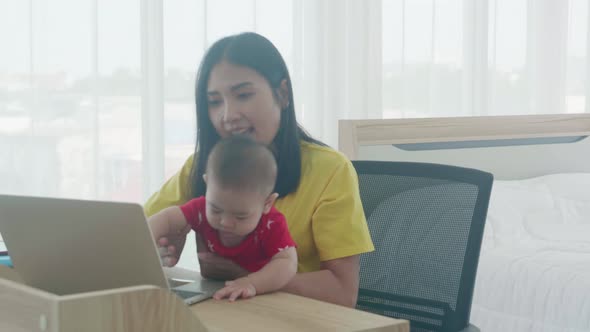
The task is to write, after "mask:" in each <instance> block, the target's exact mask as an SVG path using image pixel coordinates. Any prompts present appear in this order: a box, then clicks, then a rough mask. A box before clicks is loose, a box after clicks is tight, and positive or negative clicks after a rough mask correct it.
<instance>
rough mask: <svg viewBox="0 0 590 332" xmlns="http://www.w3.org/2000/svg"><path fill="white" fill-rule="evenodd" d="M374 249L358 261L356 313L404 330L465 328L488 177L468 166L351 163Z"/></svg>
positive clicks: (454, 329)
mask: <svg viewBox="0 0 590 332" xmlns="http://www.w3.org/2000/svg"><path fill="white" fill-rule="evenodd" d="M353 164H354V165H355V167H356V169H357V173H358V175H359V188H360V194H361V199H362V202H363V207H364V210H365V215H366V217H367V223H368V225H369V230H370V232H371V237H372V239H373V243H374V244H375V249H376V250H375V251H374V252H372V253H368V254H364V255H362V256H361V270H360V271H361V272H360V289H359V301H358V308H359V309H363V310H368V311H373V312H376V313H379V314H384V315H387V316H392V317H398V318H404V319H409V320H410V321H411V326H412V331H458V330H460V329H462V328H463V327H465V326H466V325H467V324H468V323H469V311H470V308H471V299H472V295H473V286H474V283H475V272H476V270H477V260H478V258H479V250H480V247H481V239H482V236H483V226H484V222H485V216H486V213H487V206H488V202H489V195H490V191H491V185H492V181H493V177H492V176H491V174H489V173H486V172H481V171H477V170H473V169H466V168H459V167H454V166H448V165H435V164H425V163H406V162H378V161H354V162H353Z"/></svg>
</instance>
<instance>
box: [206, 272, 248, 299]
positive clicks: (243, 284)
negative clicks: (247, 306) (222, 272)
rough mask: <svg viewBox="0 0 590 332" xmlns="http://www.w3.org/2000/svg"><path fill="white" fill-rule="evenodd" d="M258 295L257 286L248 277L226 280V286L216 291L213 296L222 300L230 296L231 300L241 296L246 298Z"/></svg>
mask: <svg viewBox="0 0 590 332" xmlns="http://www.w3.org/2000/svg"><path fill="white" fill-rule="evenodd" d="M255 295H256V287H254V285H253V284H252V282H251V281H250V279H248V277H244V278H239V279H236V280H232V281H226V282H225V287H223V288H222V289H220V290H218V291H217V292H215V295H213V298H214V299H216V300H221V299H223V298H225V297H228V298H229V300H230V301H231V302H233V301H235V300H236V299H237V298H239V297H241V298H244V299H247V298H250V297H253V296H255Z"/></svg>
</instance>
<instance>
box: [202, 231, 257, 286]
mask: <svg viewBox="0 0 590 332" xmlns="http://www.w3.org/2000/svg"><path fill="white" fill-rule="evenodd" d="M195 238H196V240H197V253H198V255H199V266H200V270H201V276H203V278H207V279H217V280H234V279H238V278H241V277H245V276H247V275H248V271H247V270H245V269H244V268H242V267H241V266H239V265H238V264H236V263H234V262H233V261H231V260H229V259H226V258H223V257H220V256H219V255H217V254H215V253H212V252H210V251H209V250H208V248H207V245H206V244H205V242H204V241H203V240H202V239H201V237H200V236H199V234H195Z"/></svg>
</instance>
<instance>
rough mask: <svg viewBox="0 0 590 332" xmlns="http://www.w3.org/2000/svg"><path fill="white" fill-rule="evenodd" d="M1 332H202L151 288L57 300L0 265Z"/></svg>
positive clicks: (188, 314) (181, 307)
mask: <svg viewBox="0 0 590 332" xmlns="http://www.w3.org/2000/svg"><path fill="white" fill-rule="evenodd" d="M0 331H13V332H19V331H48V332H58V331H59V332H77V331H89V332H94V331H113V332H123V331H147V332H151V331H154V332H156V331H157V332H160V331H207V329H206V328H205V327H204V326H203V324H201V322H200V321H199V318H198V317H197V316H196V315H195V314H194V313H193V312H192V311H191V310H190V308H189V307H187V306H186V305H185V304H184V303H183V302H182V300H180V299H179V298H178V297H177V296H176V295H174V294H172V293H171V292H169V291H168V290H165V289H161V288H158V287H155V286H135V287H126V288H118V289H111V290H106V291H96V292H88V293H80V294H73V295H65V296H59V295H55V294H51V293H48V292H45V291H42V290H39V289H36V288H33V287H29V286H27V285H24V284H22V283H21V280H20V277H19V276H18V274H17V273H16V272H14V270H12V269H10V268H8V267H5V266H2V265H0Z"/></svg>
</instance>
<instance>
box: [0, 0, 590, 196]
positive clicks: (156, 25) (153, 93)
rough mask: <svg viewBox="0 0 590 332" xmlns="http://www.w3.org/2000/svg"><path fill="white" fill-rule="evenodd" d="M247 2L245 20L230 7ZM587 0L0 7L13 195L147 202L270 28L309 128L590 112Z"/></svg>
mask: <svg viewBox="0 0 590 332" xmlns="http://www.w3.org/2000/svg"><path fill="white" fill-rule="evenodd" d="M228 8H232V10H228ZM589 10H590V9H589V7H588V3H587V1H586V0H569V1H566V0H478V1H473V0H214V1H213V0H212V1H208V0H169V1H163V0H128V1H116V0H100V1H98V0H77V1H70V0H51V1H50V0H29V1H19V0H8V1H2V2H0V45H2V55H0V151H1V152H0V153H1V156H2V157H1V158H0V179H1V180H0V193H12V194H28V195H43V196H57V197H77V198H98V199H106V200H125V201H136V202H143V201H144V200H145V198H146V197H147V196H148V195H149V194H150V193H151V192H153V191H154V190H156V189H157V188H158V187H159V186H160V185H161V184H162V183H163V181H164V180H165V178H167V177H168V176H169V175H171V174H172V173H174V172H175V171H177V170H178V168H179V167H180V165H181V164H182V163H183V162H184V161H185V159H186V158H187V157H188V156H189V155H190V153H192V150H193V143H194V137H195V124H194V121H195V120H194V102H193V89H194V80H195V72H196V69H197V66H198V64H199V61H200V58H201V57H202V55H203V52H204V50H205V49H206V47H207V46H208V45H210V44H211V43H212V42H214V41H215V40H217V39H218V38H219V37H222V36H225V35H228V34H233V33H237V32H241V31H248V30H249V31H257V32H260V33H261V34H263V35H266V36H267V37H268V38H270V39H271V40H272V41H273V42H274V43H275V44H276V45H277V47H278V48H279V50H280V51H281V53H282V54H283V55H284V57H285V58H286V60H287V62H288V65H289V67H290V70H291V74H292V78H293V85H294V89H295V100H296V103H297V105H296V109H297V112H298V117H299V121H300V122H301V123H302V124H303V125H304V126H305V127H306V128H307V129H308V130H309V131H310V132H311V133H312V134H313V135H314V136H316V137H317V138H319V139H321V140H323V141H325V142H326V143H328V144H330V145H332V146H334V147H336V145H337V130H338V128H337V120H338V119H344V118H381V117H386V118H387V117H430V116H466V115H503V114H535V113H564V112H585V111H586V108H587V106H586V99H587V95H588V93H589V87H588V84H587V80H586V77H587V76H588V72H589V70H590V68H589V67H588V66H587V60H588V57H587V54H588V47H589V45H590V44H589V43H588V42H587V41H588V38H589V36H588V33H587V32H588V13H589Z"/></svg>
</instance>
